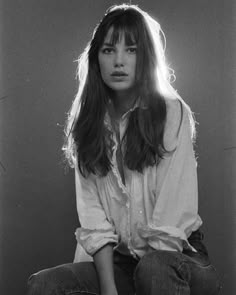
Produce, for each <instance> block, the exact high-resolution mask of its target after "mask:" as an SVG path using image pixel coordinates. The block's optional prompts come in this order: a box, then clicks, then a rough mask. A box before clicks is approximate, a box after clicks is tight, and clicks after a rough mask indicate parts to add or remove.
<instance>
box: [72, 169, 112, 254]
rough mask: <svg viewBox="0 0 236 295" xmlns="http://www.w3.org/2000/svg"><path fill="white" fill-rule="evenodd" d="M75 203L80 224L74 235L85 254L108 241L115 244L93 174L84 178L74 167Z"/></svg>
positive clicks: (93, 252)
mask: <svg viewBox="0 0 236 295" xmlns="http://www.w3.org/2000/svg"><path fill="white" fill-rule="evenodd" d="M75 185H76V203H77V212H78V216H79V221H80V226H81V227H79V228H77V230H76V232H75V235H76V239H77V242H78V243H79V244H80V245H81V246H82V247H83V248H84V250H85V251H86V253H87V254H89V255H91V256H92V255H94V254H95V252H97V251H98V250H99V249H100V248H102V247H103V246H104V245H106V244H108V243H114V244H117V241H118V236H117V234H116V233H115V229H114V226H113V225H112V224H111V222H109V220H108V218H107V216H106V214H105V211H104V209H103V207H102V203H101V201H100V196H99V194H98V190H97V186H96V180H95V176H94V175H92V174H90V175H89V177H88V178H84V177H83V176H82V175H81V173H80V172H79V170H78V168H77V166H76V168H75Z"/></svg>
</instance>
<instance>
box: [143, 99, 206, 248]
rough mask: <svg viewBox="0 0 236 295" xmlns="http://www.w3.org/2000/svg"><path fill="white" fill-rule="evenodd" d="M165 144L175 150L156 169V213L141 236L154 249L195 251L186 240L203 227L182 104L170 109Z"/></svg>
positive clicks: (175, 104) (186, 115)
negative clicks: (188, 249) (187, 249)
mask: <svg viewBox="0 0 236 295" xmlns="http://www.w3.org/2000/svg"><path fill="white" fill-rule="evenodd" d="M180 122H181V123H180ZM164 144H165V147H166V148H167V150H173V151H172V152H171V153H169V154H168V153H167V154H166V155H165V157H164V159H163V160H161V162H160V164H159V165H158V166H157V191H156V201H155V205H154V210H153V214H152V218H150V220H149V222H148V223H147V225H146V226H145V227H143V228H142V229H141V235H142V236H143V237H144V238H146V239H147V240H148V243H149V245H150V246H151V247H152V248H154V249H158V250H172V251H182V250H183V247H184V248H185V247H186V248H191V249H192V250H193V251H194V248H193V247H192V246H191V245H190V244H189V243H188V240H187V239H188V237H189V235H190V234H191V233H192V231H194V230H197V229H198V228H199V227H200V225H201V224H202V221H201V218H200V217H199V215H198V184H197V164H196V159H195V155H194V150H193V144H192V131H191V124H190V119H189V113H188V110H187V106H185V105H182V104H180V103H179V102H175V103H174V107H173V106H172V107H171V109H170V110H169V113H168V116H167V122H166V130H165V136H164Z"/></svg>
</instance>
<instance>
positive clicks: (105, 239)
mask: <svg viewBox="0 0 236 295" xmlns="http://www.w3.org/2000/svg"><path fill="white" fill-rule="evenodd" d="M75 236H76V240H77V242H78V243H79V244H80V245H81V246H82V247H83V248H84V250H85V251H86V253H87V254H89V255H90V256H93V255H94V254H95V253H96V252H97V251H98V250H100V249H101V248H102V247H104V246H105V245H106V244H110V243H111V244H115V245H116V244H117V243H118V235H116V234H115V233H114V232H113V231H111V230H102V229H99V230H91V229H85V228H82V227H80V228H77V229H76V232H75Z"/></svg>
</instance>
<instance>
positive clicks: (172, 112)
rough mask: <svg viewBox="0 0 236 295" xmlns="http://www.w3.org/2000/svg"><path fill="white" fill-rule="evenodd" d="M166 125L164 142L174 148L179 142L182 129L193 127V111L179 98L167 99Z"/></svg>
mask: <svg viewBox="0 0 236 295" xmlns="http://www.w3.org/2000/svg"><path fill="white" fill-rule="evenodd" d="M165 102H166V110H167V114H166V124H165V132H164V142H165V144H166V145H167V146H171V147H173V145H175V144H176V141H177V140H178V137H179V134H180V132H181V129H183V128H184V126H186V125H189V126H190V125H191V117H192V115H191V109H190V107H189V106H188V105H187V104H186V103H185V102H184V101H183V100H182V99H179V98H173V99H166V100H165Z"/></svg>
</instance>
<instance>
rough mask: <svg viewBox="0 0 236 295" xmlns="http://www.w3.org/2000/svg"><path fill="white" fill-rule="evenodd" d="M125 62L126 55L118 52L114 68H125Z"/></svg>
mask: <svg viewBox="0 0 236 295" xmlns="http://www.w3.org/2000/svg"><path fill="white" fill-rule="evenodd" d="M124 62H125V61H124V53H123V52H122V51H117V52H116V54H115V58H114V66H115V67H123V66H124Z"/></svg>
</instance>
